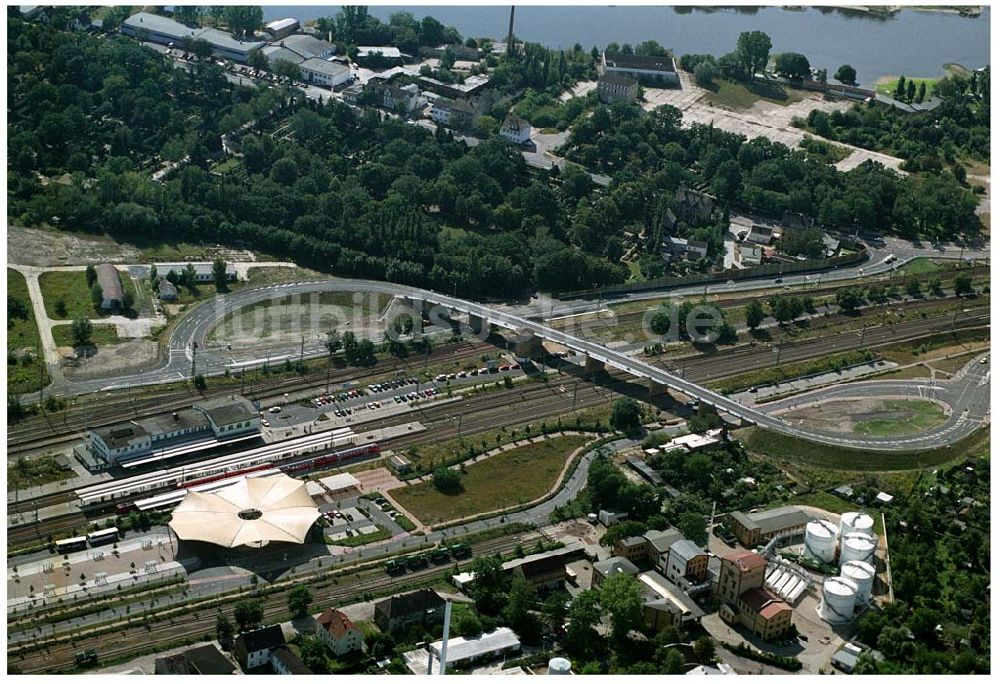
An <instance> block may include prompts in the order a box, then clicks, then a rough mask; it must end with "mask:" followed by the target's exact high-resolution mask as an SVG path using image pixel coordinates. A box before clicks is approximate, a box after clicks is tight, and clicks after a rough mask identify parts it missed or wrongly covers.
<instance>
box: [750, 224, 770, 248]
mask: <svg viewBox="0 0 1000 684" xmlns="http://www.w3.org/2000/svg"><path fill="white" fill-rule="evenodd" d="M743 239H744V241H745V242H754V243H756V244H758V245H769V244H771V242H772V241H773V240H774V231H773V230H771V228H770V226H761V225H757V224H754V225H753V226H751V227H750V232H748V233H747V234H746V237H745V238H743Z"/></svg>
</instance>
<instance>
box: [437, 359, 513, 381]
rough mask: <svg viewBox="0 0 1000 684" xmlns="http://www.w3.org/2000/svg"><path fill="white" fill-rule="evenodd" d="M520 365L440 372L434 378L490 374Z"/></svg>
mask: <svg viewBox="0 0 1000 684" xmlns="http://www.w3.org/2000/svg"><path fill="white" fill-rule="evenodd" d="M520 367H521V364H519V363H511V364H504V365H503V366H494V367H493V368H473V369H472V370H470V371H462V372H460V373H441V375H439V376H437V377H436V378H434V380H435V381H437V382H446V381H448V380H455V379H456V378H469V377H473V376H476V375H490V374H493V373H501V372H504V373H506V372H508V371H513V370H518V369H519V368H520Z"/></svg>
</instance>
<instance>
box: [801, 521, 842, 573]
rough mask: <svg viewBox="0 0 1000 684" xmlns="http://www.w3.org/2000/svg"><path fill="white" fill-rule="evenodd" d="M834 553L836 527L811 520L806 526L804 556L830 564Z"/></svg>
mask: <svg viewBox="0 0 1000 684" xmlns="http://www.w3.org/2000/svg"><path fill="white" fill-rule="evenodd" d="M836 552H837V526H836V525H834V524H833V523H832V522H827V521H826V520H813V521H812V522H810V523H808V524H807V525H806V548H805V555H806V556H808V557H810V558H814V559H816V560H818V561H821V562H823V563H832V562H833V558H834V556H835V555H836Z"/></svg>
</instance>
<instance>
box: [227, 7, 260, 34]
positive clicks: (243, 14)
mask: <svg viewBox="0 0 1000 684" xmlns="http://www.w3.org/2000/svg"><path fill="white" fill-rule="evenodd" d="M224 16H225V19H226V26H228V27H229V30H230V31H232V32H233V33H235V34H236V35H237V37H243V38H246V37H247V36H250V35H252V34H253V32H254V31H256V30H257V29H259V28H260V27H261V24H262V23H263V21H264V10H263V8H261V6H260V5H227V6H226V10H225V15H224Z"/></svg>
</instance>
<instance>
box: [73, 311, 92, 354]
mask: <svg viewBox="0 0 1000 684" xmlns="http://www.w3.org/2000/svg"><path fill="white" fill-rule="evenodd" d="M70 332H71V333H72V334H73V346H74V347H86V346H89V345H90V343H91V342H90V336H91V335H92V334H93V332H94V324H93V323H91V322H90V319H89V318H77V319H76V320H75V321H73V323H72V324H71V326H70Z"/></svg>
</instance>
